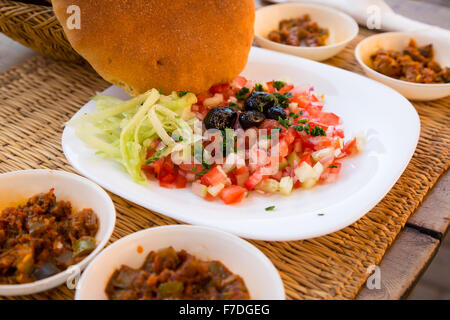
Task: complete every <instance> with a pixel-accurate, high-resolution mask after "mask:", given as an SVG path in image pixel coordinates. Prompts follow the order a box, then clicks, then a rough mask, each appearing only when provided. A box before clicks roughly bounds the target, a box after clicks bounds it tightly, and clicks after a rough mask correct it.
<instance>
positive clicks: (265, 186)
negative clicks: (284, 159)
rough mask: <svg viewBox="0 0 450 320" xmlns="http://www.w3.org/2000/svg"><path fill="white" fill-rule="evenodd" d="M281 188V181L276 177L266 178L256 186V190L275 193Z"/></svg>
mask: <svg viewBox="0 0 450 320" xmlns="http://www.w3.org/2000/svg"><path fill="white" fill-rule="evenodd" d="M279 189H280V183H279V182H278V181H277V180H275V179H271V178H269V179H264V180H262V181H261V182H260V183H258V184H257V185H256V186H255V190H259V191H263V192H267V193H275V192H277V191H278V190H279Z"/></svg>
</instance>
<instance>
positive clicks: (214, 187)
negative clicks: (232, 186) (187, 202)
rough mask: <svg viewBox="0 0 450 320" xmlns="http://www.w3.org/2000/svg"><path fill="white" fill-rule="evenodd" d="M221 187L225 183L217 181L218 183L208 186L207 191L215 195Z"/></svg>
mask: <svg viewBox="0 0 450 320" xmlns="http://www.w3.org/2000/svg"><path fill="white" fill-rule="evenodd" d="M223 188H225V185H224V184H223V183H219V184H218V185H215V186H210V187H208V193H209V194H210V195H212V196H213V197H217V196H218V195H219V193H220V191H222V189H223Z"/></svg>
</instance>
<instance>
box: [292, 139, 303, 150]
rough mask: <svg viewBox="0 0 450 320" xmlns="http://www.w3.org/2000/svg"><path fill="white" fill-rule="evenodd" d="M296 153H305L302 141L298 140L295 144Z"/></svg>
mask: <svg viewBox="0 0 450 320" xmlns="http://www.w3.org/2000/svg"><path fill="white" fill-rule="evenodd" d="M294 151H295V152H297V153H300V152H302V151H303V143H302V140H301V139H298V140H296V141H295V143H294Z"/></svg>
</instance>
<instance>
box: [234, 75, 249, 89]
mask: <svg viewBox="0 0 450 320" xmlns="http://www.w3.org/2000/svg"><path fill="white" fill-rule="evenodd" d="M232 84H233V85H234V86H236V87H238V88H239V89H240V88H242V87H245V85H246V84H247V79H246V78H245V77H242V76H237V77H236V78H235V79H234V80H233V82H232Z"/></svg>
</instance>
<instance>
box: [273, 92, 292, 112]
mask: <svg viewBox="0 0 450 320" xmlns="http://www.w3.org/2000/svg"><path fill="white" fill-rule="evenodd" d="M273 95H274V97H275V98H276V99H277V101H278V104H279V105H280V106H281V107H282V108H283V109H284V108H287V107H288V106H289V98H288V97H287V96H286V95H284V94H281V93H274V94H273Z"/></svg>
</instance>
